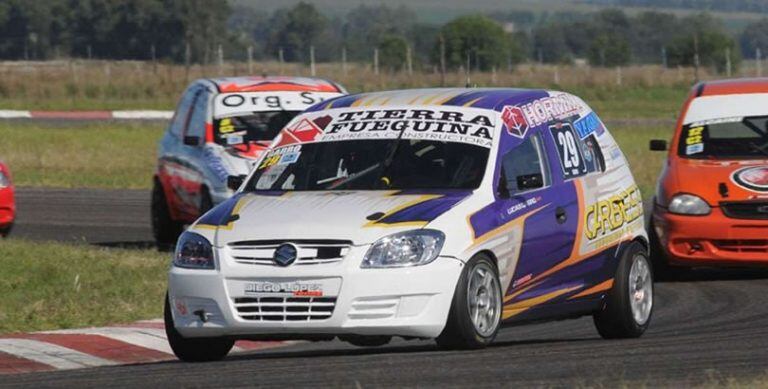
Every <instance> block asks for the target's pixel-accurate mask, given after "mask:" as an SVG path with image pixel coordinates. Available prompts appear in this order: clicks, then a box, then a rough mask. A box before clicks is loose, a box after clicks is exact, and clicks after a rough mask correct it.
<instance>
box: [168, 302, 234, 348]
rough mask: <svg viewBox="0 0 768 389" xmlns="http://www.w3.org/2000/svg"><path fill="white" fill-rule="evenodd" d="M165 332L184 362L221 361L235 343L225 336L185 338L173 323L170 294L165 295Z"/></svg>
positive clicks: (169, 342)
mask: <svg viewBox="0 0 768 389" xmlns="http://www.w3.org/2000/svg"><path fill="white" fill-rule="evenodd" d="M163 318H164V322H165V334H166V336H167V337H168V344H169V345H170V346H171V350H173V353H174V354H175V355H176V357H178V358H179V359H180V360H182V361H184V362H210V361H220V360H222V359H224V357H226V356H227V354H229V351H230V350H232V347H233V346H234V345H235V341H234V340H230V339H225V338H184V337H183V336H181V334H180V333H179V331H177V330H176V327H175V326H174V325H173V314H172V313H171V303H170V300H169V298H168V295H167V294H166V295H165V314H164V315H163Z"/></svg>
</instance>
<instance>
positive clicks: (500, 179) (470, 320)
mask: <svg viewBox="0 0 768 389" xmlns="http://www.w3.org/2000/svg"><path fill="white" fill-rule="evenodd" d="M230 181H231V183H232V184H235V183H236V182H235V181H237V180H230ZM642 216H643V207H642V201H641V198H640V191H639V189H638V188H637V186H636V185H635V182H634V179H633V178H632V174H631V173H630V170H629V167H628V165H627V162H626V160H625V159H624V156H623V154H622V152H621V150H619V148H618V146H617V145H616V143H615V142H614V140H613V138H612V137H611V135H610V134H609V132H608V131H607V130H606V128H605V126H604V125H603V123H602V122H601V121H600V119H599V118H598V117H597V115H596V114H595V113H594V112H592V110H591V109H590V108H589V107H588V106H587V105H586V104H584V102H583V101H582V100H581V99H579V98H578V97H575V96H572V95H569V94H567V93H562V92H553V91H544V90H520V89H487V90H483V89H431V90H413V91H392V92H379V93H370V94H362V95H354V96H345V97H340V98H337V99H332V100H329V101H326V102H323V103H321V104H318V105H315V106H313V107H311V108H309V109H308V110H307V111H306V112H304V113H303V114H301V115H299V116H297V117H296V118H294V119H293V120H292V121H291V122H290V123H289V124H288V125H287V126H286V127H285V128H284V129H283V130H282V132H281V133H280V134H279V135H278V137H277V138H275V141H274V142H273V143H272V145H271V146H270V148H269V149H268V150H267V151H265V153H264V154H263V155H262V157H261V158H260V159H259V162H258V163H257V165H256V168H255V169H254V170H253V172H252V173H251V174H250V176H249V177H247V178H246V179H245V181H243V182H242V183H241V184H240V185H239V190H238V192H237V194H235V195H234V196H233V197H232V198H230V199H228V200H226V201H225V202H224V203H222V204H220V205H219V206H217V207H216V208H214V209H213V210H211V211H209V212H208V213H206V214H205V215H203V216H202V217H201V218H200V219H198V220H197V221H196V222H195V223H194V224H193V225H192V226H191V227H190V228H189V230H188V231H186V232H185V233H183V234H182V235H181V237H180V238H179V242H178V244H177V247H176V252H175V254H174V259H173V265H172V267H171V269H170V272H169V288H168V297H167V299H166V310H165V322H166V331H167V333H168V339H169V342H170V345H171V347H172V349H173V351H174V352H175V353H176V355H177V356H178V357H179V358H181V359H182V360H191V361H201V360H216V359H221V358H223V357H224V356H225V355H226V354H227V353H228V352H229V350H230V349H231V348H232V345H233V342H234V340H236V339H269V340H277V339H315V340H319V339H333V338H334V337H339V338H340V339H342V340H346V341H349V342H351V343H353V344H356V345H361V346H376V345H382V344H385V343H387V342H389V340H390V338H391V337H392V336H401V337H404V338H436V340H437V342H438V344H439V345H441V346H446V347H460V348H478V347H483V346H485V345H487V344H488V343H490V342H491V341H492V340H493V339H494V337H495V336H496V333H497V331H498V329H499V327H500V325H501V324H502V323H504V324H506V323H513V322H522V321H530V320H542V319H554V318H563V317H574V316H579V315H594V317H595V324H596V326H597V329H598V331H599V333H600V334H601V335H602V336H603V337H606V338H617V337H637V336H640V335H641V334H642V333H643V332H644V331H645V329H646V328H647V327H648V325H649V323H650V318H651V312H652V307H653V283H652V278H651V272H650V266H649V262H648V256H647V247H648V240H647V235H646V233H645V229H644V226H643V217H642Z"/></svg>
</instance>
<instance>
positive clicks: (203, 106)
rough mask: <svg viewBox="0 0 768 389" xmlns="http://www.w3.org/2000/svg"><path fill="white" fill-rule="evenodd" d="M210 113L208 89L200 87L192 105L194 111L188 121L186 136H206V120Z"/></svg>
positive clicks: (201, 137)
mask: <svg viewBox="0 0 768 389" xmlns="http://www.w3.org/2000/svg"><path fill="white" fill-rule="evenodd" d="M207 113H208V91H207V90H205V89H198V91H197V93H196V96H195V101H194V103H193V106H192V112H190V114H189V120H188V121H187V123H188V124H187V130H186V131H185V133H184V136H197V137H199V138H200V139H203V138H204V137H205V120H206V114H207Z"/></svg>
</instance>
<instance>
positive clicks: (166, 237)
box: [150, 180, 184, 250]
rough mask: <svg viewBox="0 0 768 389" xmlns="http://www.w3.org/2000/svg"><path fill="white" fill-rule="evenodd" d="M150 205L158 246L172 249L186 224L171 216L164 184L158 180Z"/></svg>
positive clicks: (153, 230) (153, 188)
mask: <svg viewBox="0 0 768 389" xmlns="http://www.w3.org/2000/svg"><path fill="white" fill-rule="evenodd" d="M150 206H151V217H152V219H151V220H152V234H153V235H154V237H155V243H156V244H157V248H158V249H160V250H172V249H173V247H174V246H175V245H176V239H178V238H179V235H180V234H181V232H182V230H183V229H184V226H183V225H182V223H179V222H177V221H175V220H173V218H171V212H170V210H169V208H168V200H167V199H166V197H165V192H164V191H163V186H162V184H160V182H159V181H157V180H155V182H154V185H152V203H151V205H150Z"/></svg>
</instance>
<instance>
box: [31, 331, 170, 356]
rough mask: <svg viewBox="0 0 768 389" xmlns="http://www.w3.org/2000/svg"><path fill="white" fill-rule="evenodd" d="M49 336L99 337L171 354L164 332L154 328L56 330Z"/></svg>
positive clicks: (50, 332)
mask: <svg viewBox="0 0 768 389" xmlns="http://www.w3.org/2000/svg"><path fill="white" fill-rule="evenodd" d="M46 333H49V334H83V335H101V336H105V337H107V338H111V339H115V340H118V341H121V342H125V343H130V344H133V345H136V346H139V347H144V348H148V349H152V350H156V351H160V352H163V353H166V354H173V351H172V350H171V347H170V346H169V345H168V340H167V339H166V338H165V330H161V329H155V328H124V327H107V328H84V329H75V330H58V331H49V332H46Z"/></svg>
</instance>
